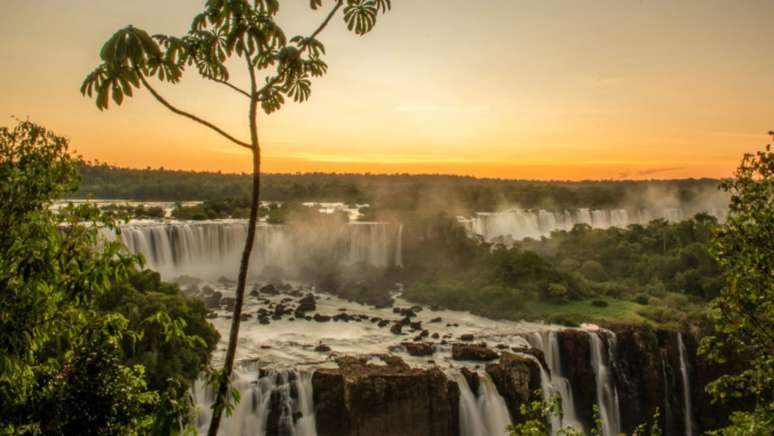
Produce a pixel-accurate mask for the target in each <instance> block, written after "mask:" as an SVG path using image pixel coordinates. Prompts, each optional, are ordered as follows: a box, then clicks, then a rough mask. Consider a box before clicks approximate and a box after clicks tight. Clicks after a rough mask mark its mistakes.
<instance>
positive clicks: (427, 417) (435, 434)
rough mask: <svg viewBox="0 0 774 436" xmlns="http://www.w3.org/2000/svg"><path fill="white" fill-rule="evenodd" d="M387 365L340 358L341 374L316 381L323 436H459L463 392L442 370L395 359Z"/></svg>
mask: <svg viewBox="0 0 774 436" xmlns="http://www.w3.org/2000/svg"><path fill="white" fill-rule="evenodd" d="M381 358H382V359H383V360H384V361H385V363H386V364H385V365H369V364H368V359H367V358H365V357H362V358H358V357H344V358H340V359H337V363H338V365H339V368H338V369H320V370H318V371H316V372H315V373H314V376H313V377H312V384H313V392H314V404H315V409H316V410H315V411H316V415H315V418H316V424H317V431H318V434H319V435H320V436H367V435H374V436H375V435H379V436H449V435H451V436H455V435H458V434H459V414H458V410H459V406H458V405H459V390H458V388H457V385H456V383H454V382H450V381H449V380H447V378H446V377H445V376H444V374H443V372H441V371H440V370H439V369H437V368H433V369H429V370H424V369H416V368H410V367H409V366H408V365H406V364H405V363H404V362H403V361H402V360H401V359H399V358H397V357H395V356H381Z"/></svg>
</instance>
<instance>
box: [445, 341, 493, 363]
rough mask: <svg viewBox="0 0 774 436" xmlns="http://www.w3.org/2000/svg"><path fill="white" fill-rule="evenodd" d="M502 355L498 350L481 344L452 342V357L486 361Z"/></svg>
mask: <svg viewBox="0 0 774 436" xmlns="http://www.w3.org/2000/svg"><path fill="white" fill-rule="evenodd" d="M498 357H500V356H499V355H498V354H497V352H496V351H494V350H492V349H489V348H486V347H482V346H481V345H469V344H452V359H454V360H472V361H476V362H486V361H489V360H495V359H497V358H498Z"/></svg>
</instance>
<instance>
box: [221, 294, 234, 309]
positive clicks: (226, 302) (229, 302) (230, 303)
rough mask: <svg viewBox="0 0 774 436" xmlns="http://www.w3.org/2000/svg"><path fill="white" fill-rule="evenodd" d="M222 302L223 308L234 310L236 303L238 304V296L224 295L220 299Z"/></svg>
mask: <svg viewBox="0 0 774 436" xmlns="http://www.w3.org/2000/svg"><path fill="white" fill-rule="evenodd" d="M220 303H221V304H222V305H223V308H224V309H226V310H228V311H229V312H233V311H234V305H235V304H236V298H234V297H223V299H222V300H221V301H220Z"/></svg>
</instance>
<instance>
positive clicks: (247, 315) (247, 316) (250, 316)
mask: <svg viewBox="0 0 774 436" xmlns="http://www.w3.org/2000/svg"><path fill="white" fill-rule="evenodd" d="M252 317H253V316H252V315H250V314H249V313H243V314H242V315H240V316H239V320H240V321H247V320H248V319H250V318H252Z"/></svg>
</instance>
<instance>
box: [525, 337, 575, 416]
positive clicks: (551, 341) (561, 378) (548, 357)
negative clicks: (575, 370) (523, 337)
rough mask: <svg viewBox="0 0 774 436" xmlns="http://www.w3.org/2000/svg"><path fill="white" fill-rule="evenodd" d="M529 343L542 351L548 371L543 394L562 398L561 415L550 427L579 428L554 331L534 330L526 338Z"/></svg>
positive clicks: (547, 396)
mask: <svg viewBox="0 0 774 436" xmlns="http://www.w3.org/2000/svg"><path fill="white" fill-rule="evenodd" d="M527 339H528V341H529V343H530V345H531V346H532V347H533V348H536V349H538V350H540V351H542V352H543V356H544V358H545V361H546V365H548V369H549V371H550V374H549V379H548V384H546V383H545V380H543V383H542V384H543V395H544V397H545V398H546V399H551V398H553V397H554V396H556V395H558V396H559V398H560V399H561V400H562V417H561V419H558V418H555V419H553V420H552V423H551V425H552V428H553V429H554V430H556V429H557V428H559V427H566V426H570V427H573V428H575V429H578V430H581V429H582V428H583V426H582V425H581V423H580V421H579V420H578V417H577V414H576V411H575V401H574V399H573V397H572V386H571V384H570V380H569V379H567V377H566V376H565V375H564V374H563V371H562V360H561V355H560V353H559V339H558V337H557V333H556V332H555V331H541V332H534V333H532V334H531V335H530V336H529V337H528V338H527Z"/></svg>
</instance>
